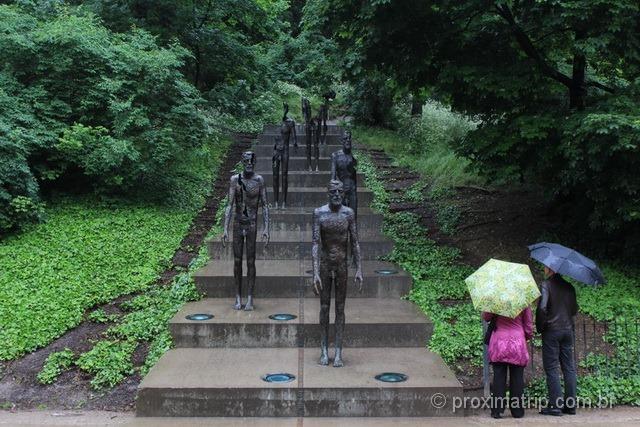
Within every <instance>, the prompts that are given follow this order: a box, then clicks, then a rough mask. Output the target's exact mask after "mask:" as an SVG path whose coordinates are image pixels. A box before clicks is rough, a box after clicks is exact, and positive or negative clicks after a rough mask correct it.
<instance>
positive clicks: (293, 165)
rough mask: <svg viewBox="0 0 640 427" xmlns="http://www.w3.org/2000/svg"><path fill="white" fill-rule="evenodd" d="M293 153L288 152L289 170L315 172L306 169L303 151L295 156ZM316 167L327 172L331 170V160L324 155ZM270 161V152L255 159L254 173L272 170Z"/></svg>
mask: <svg viewBox="0 0 640 427" xmlns="http://www.w3.org/2000/svg"><path fill="white" fill-rule="evenodd" d="M293 154H295V153H293V152H292V153H289V171H305V172H310V173H316V172H315V171H313V172H311V171H308V170H307V158H306V157H305V156H306V154H305V152H304V151H302V152H298V153H297V154H296V155H295V156H294V155H293ZM312 164H313V165H314V166H315V158H314V159H312ZM318 169H319V170H320V171H323V172H328V171H330V170H331V161H330V158H329V157H327V156H325V157H322V158H320V161H319V164H318ZM272 171H273V169H272V162H271V154H269V155H268V156H262V157H258V158H257V161H256V173H259V174H260V175H262V174H264V173H266V172H272Z"/></svg>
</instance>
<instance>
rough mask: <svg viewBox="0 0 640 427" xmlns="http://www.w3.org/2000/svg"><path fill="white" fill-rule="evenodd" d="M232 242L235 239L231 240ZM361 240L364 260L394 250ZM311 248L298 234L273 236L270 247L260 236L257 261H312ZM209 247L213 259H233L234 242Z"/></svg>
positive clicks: (380, 242)
mask: <svg viewBox="0 0 640 427" xmlns="http://www.w3.org/2000/svg"><path fill="white" fill-rule="evenodd" d="M272 234H273V233H272ZM371 239H375V237H371ZM230 240H233V239H232V238H230ZM359 240H360V249H361V254H362V259H363V260H375V259H378V258H379V257H381V256H384V255H386V254H388V253H389V252H391V251H392V250H393V243H392V242H391V241H390V240H369V238H367V236H363V237H362V238H360V239H359ZM311 246H312V245H311V241H300V237H299V234H296V233H283V234H280V233H278V235H274V236H272V238H271V240H270V241H269V244H268V245H265V242H263V241H262V240H260V235H258V237H257V241H256V259H270V260H284V259H311ZM207 247H208V250H209V256H211V258H213V259H233V242H232V241H229V242H228V244H227V245H225V246H223V245H222V242H221V241H220V238H217V239H214V240H209V241H207Z"/></svg>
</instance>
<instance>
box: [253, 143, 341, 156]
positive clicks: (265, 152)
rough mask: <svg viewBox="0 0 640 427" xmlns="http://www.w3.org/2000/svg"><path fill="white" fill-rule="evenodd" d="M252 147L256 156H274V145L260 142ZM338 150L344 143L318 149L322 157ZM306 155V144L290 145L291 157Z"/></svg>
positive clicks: (322, 146)
mask: <svg viewBox="0 0 640 427" xmlns="http://www.w3.org/2000/svg"><path fill="white" fill-rule="evenodd" d="M251 149H252V150H253V151H254V153H256V156H259V157H267V156H268V157H269V159H271V157H272V156H273V145H268V144H259V145H254V146H253V147H251ZM338 150H342V145H338V144H331V145H321V146H320V147H319V150H318V151H319V153H320V156H321V157H330V156H331V153H334V152H336V151H338ZM306 155H307V148H306V147H305V145H304V144H300V143H298V148H297V149H295V148H294V147H293V143H291V144H290V145H289V158H291V157H298V156H299V157H305V158H306ZM311 155H312V156H313V151H312V152H311Z"/></svg>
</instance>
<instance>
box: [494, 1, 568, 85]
mask: <svg viewBox="0 0 640 427" xmlns="http://www.w3.org/2000/svg"><path fill="white" fill-rule="evenodd" d="M495 8H496V11H497V12H498V15H500V17H502V18H503V19H504V20H505V21H507V23H508V24H509V26H510V27H511V31H512V32H513V35H514V37H515V38H516V41H517V42H518V44H519V45H520V48H522V50H523V51H524V53H525V54H526V55H527V56H528V57H529V58H531V59H533V60H534V61H535V62H536V64H537V65H538V68H540V71H542V74H544V75H545V76H547V77H550V78H552V79H553V80H556V81H557V82H560V83H562V84H563V85H565V86H566V87H568V88H571V82H572V81H571V77H569V76H567V75H565V74H562V73H561V72H560V71H558V70H556V69H555V68H553V67H552V66H551V65H549V63H548V62H547V61H546V60H545V58H543V57H542V55H541V54H540V52H538V50H537V49H536V47H535V46H534V45H533V42H532V41H531V39H530V38H529V36H528V35H527V34H526V33H525V32H524V30H523V29H522V27H521V26H520V25H518V23H517V22H516V19H515V17H514V16H513V13H512V12H511V9H509V7H508V6H507V5H499V4H496V5H495Z"/></svg>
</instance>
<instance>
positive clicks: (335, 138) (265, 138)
mask: <svg viewBox="0 0 640 427" xmlns="http://www.w3.org/2000/svg"><path fill="white" fill-rule="evenodd" d="M297 137H298V144H299V145H302V146H304V145H305V144H306V143H307V134H306V133H305V132H300V133H298V134H297ZM276 138H282V136H281V135H280V134H279V133H263V134H260V135H259V136H258V145H269V146H271V147H273V143H274V142H275V140H276ZM311 138H312V139H311V144H313V142H314V139H313V138H314V137H313V136H312V137H311ZM341 138H342V134H329V133H327V135H326V137H325V142H324V143H326V144H330V145H340V144H342V139H341ZM322 144H323V142H322V139H321V140H320V145H321V146H322ZM289 146H290V147H293V138H290V139H289Z"/></svg>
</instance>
